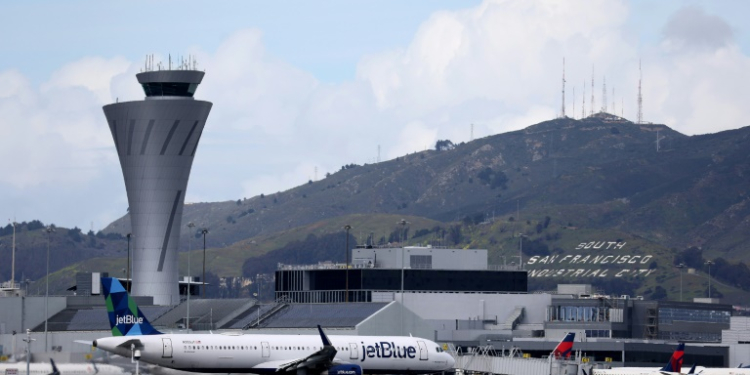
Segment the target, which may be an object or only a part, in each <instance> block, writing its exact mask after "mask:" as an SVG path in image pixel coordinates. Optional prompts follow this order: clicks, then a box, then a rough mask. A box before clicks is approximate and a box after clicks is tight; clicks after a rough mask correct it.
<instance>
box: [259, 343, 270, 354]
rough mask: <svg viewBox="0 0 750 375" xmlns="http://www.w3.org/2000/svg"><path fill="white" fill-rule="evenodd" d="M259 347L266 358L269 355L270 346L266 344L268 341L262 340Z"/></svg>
mask: <svg viewBox="0 0 750 375" xmlns="http://www.w3.org/2000/svg"><path fill="white" fill-rule="evenodd" d="M260 348H261V350H262V351H263V358H268V357H270V356H271V347H270V346H268V343H267V342H265V341H262V342H261V343H260Z"/></svg>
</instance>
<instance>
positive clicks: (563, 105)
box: [560, 57, 565, 117]
mask: <svg viewBox="0 0 750 375" xmlns="http://www.w3.org/2000/svg"><path fill="white" fill-rule="evenodd" d="M562 73H563V75H562V111H561V112H560V113H561V115H560V117H565V58H564V57H563V72H562Z"/></svg>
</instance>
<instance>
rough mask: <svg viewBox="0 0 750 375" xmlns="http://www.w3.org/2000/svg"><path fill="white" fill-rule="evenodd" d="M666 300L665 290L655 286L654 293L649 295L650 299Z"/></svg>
mask: <svg viewBox="0 0 750 375" xmlns="http://www.w3.org/2000/svg"><path fill="white" fill-rule="evenodd" d="M666 298H667V290H666V289H664V287H662V286H661V285H657V286H656V288H654V292H653V293H652V294H651V299H653V300H656V301H660V300H663V299H666Z"/></svg>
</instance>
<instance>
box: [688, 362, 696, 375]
mask: <svg viewBox="0 0 750 375" xmlns="http://www.w3.org/2000/svg"><path fill="white" fill-rule="evenodd" d="M688 374H695V363H694V364H693V367H691V368H690V371H688Z"/></svg>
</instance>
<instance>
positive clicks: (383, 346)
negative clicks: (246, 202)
mask: <svg viewBox="0 0 750 375" xmlns="http://www.w3.org/2000/svg"><path fill="white" fill-rule="evenodd" d="M102 286H103V287H104V298H105V299H106V304H107V311H108V312H109V322H110V325H111V327H112V335H113V337H105V338H101V339H97V340H95V341H94V342H93V343H92V344H93V346H95V347H97V348H99V349H103V350H106V351H108V352H111V353H115V354H118V355H121V356H124V357H129V356H131V355H134V356H135V357H137V358H138V357H140V360H141V361H144V362H146V363H150V364H154V365H159V366H163V367H167V368H172V369H176V370H183V371H191V372H206V373H255V374H274V373H297V374H305V375H307V374H310V375H312V374H322V375H329V374H330V375H361V374H363V373H365V374H399V373H409V374H427V373H435V372H441V371H445V370H450V369H452V368H453V364H454V361H453V357H451V356H450V354H448V353H446V352H445V351H443V350H442V349H441V348H440V346H439V345H438V344H436V343H434V342H432V341H430V340H426V339H422V338H417V337H400V336H331V338H329V337H328V336H326V334H325V333H324V332H323V330H322V329H321V328H320V326H318V333H319V335H256V334H248V335H244V334H242V333H241V332H225V333H220V334H167V333H161V332H159V331H157V330H156V329H154V327H152V326H151V324H150V323H149V322H148V320H147V319H146V317H145V316H143V313H142V312H141V310H140V309H139V308H138V306H136V304H135V302H134V301H133V300H132V299H131V298H130V296H129V295H128V293H127V292H126V291H125V288H123V287H122V285H121V284H120V282H119V281H118V280H117V279H114V278H102Z"/></svg>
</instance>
